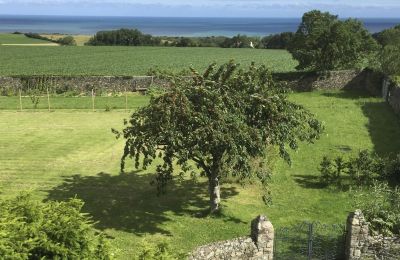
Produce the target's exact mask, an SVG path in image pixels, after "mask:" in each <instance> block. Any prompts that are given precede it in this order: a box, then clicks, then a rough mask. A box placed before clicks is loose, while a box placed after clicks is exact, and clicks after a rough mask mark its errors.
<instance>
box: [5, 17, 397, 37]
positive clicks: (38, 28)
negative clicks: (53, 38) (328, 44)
mask: <svg viewBox="0 0 400 260" xmlns="http://www.w3.org/2000/svg"><path fill="white" fill-rule="evenodd" d="M359 19H360V20H361V21H363V22H364V24H365V26H366V28H367V29H368V30H369V31H370V32H371V33H375V32H378V31H381V30H384V29H386V28H390V27H393V26H394V25H396V24H400V18H359ZM299 22H300V18H205V17H203V18H202V17H193V18H182V17H179V18H175V17H111V16H107V17H99V16H47V15H46V16H34V15H0V32H14V31H21V32H35V33H61V34H84V35H93V34H95V33H96V32H97V31H101V30H113V29H119V28H137V29H139V30H141V31H143V32H144V33H149V34H152V35H156V36H187V37H196V36H228V37H231V36H234V35H237V34H246V35H249V36H265V35H269V34H275V33H281V32H286V31H289V32H290V31H291V32H294V31H296V29H297V26H298V24H299Z"/></svg>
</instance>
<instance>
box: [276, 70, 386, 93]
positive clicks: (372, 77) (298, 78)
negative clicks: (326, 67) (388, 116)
mask: <svg viewBox="0 0 400 260" xmlns="http://www.w3.org/2000/svg"><path fill="white" fill-rule="evenodd" d="M273 77H274V79H276V80H279V81H283V82H285V83H286V84H287V85H288V86H289V87H290V88H291V89H293V90H295V91H312V90H316V89H351V90H367V91H368V92H369V93H371V94H372V95H380V89H381V83H382V79H383V75H382V74H381V73H376V72H373V71H371V70H362V71H359V70H340V71H330V72H326V73H323V74H321V73H316V72H288V73H274V74H273Z"/></svg>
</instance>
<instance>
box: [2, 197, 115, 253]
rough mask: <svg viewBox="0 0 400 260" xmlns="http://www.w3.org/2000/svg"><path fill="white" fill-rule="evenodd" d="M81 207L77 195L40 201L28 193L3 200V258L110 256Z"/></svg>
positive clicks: (103, 240) (106, 246)
mask: <svg viewBox="0 0 400 260" xmlns="http://www.w3.org/2000/svg"><path fill="white" fill-rule="evenodd" d="M82 206H83V202H82V201H81V200H79V199H76V198H75V199H71V200H69V201H67V202H55V201H50V202H46V203H41V202H36V201H34V200H33V199H32V197H31V196H30V195H26V194H25V195H20V196H18V197H16V198H15V199H10V200H5V201H2V202H0V212H1V215H0V258H1V259H110V258H111V253H110V249H109V246H108V244H107V242H106V241H105V239H104V237H103V236H102V235H96V234H95V231H94V229H93V221H92V220H91V219H90V218H89V217H88V216H87V215H86V214H83V213H81V209H82Z"/></svg>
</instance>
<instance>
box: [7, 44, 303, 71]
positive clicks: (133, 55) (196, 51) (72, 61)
mask: <svg viewBox="0 0 400 260" xmlns="http://www.w3.org/2000/svg"><path fill="white" fill-rule="evenodd" d="M231 59H234V60H235V61H236V62H238V63H241V64H242V65H249V64H250V63H251V62H252V61H254V62H256V63H257V64H266V65H267V66H268V67H270V68H273V70H274V71H290V70H293V69H294V67H295V66H296V64H297V62H296V61H294V60H293V59H292V57H291V55H290V54H289V53H288V52H287V51H284V50H265V49H262V50H258V49H223V48H173V47H116V46H111V47H90V46H73V47H65V46H64V47H59V48H55V47H47V46H0V75H110V76H111V75H145V74H146V72H147V71H148V70H149V69H150V68H154V67H159V68H161V69H168V70H172V71H181V70H183V69H188V68H189V66H191V65H193V66H194V67H195V68H196V69H201V70H202V69H204V68H206V67H207V66H208V65H209V64H210V63H212V62H217V63H220V64H222V63H226V62H228V61H229V60H231Z"/></svg>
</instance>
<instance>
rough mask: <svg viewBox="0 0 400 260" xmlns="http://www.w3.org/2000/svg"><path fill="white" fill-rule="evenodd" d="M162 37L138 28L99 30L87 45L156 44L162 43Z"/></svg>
mask: <svg viewBox="0 0 400 260" xmlns="http://www.w3.org/2000/svg"><path fill="white" fill-rule="evenodd" d="M160 44H161V39H160V38H158V37H153V36H151V35H150V34H143V33H142V32H141V31H139V30H137V29H125V28H122V29H119V30H113V31H100V32H97V33H96V35H94V36H93V37H92V38H91V39H90V40H89V41H88V42H87V43H86V45H111V46H112V45H121V46H154V45H160Z"/></svg>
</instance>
